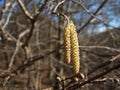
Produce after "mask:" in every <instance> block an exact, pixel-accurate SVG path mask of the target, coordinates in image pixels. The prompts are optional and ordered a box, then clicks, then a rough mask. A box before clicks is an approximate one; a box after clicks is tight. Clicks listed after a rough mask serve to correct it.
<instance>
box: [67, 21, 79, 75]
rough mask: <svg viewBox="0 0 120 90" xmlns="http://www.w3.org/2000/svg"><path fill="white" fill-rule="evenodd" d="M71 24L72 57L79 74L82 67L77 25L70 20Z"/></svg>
mask: <svg viewBox="0 0 120 90" xmlns="http://www.w3.org/2000/svg"><path fill="white" fill-rule="evenodd" d="M69 26H70V42H71V59H72V63H73V69H74V72H75V73H76V74H77V73H78V72H79V68H80V57H79V44H78V37H77V32H76V27H75V25H74V24H73V22H72V21H70V22H69Z"/></svg>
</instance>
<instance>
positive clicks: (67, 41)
mask: <svg viewBox="0 0 120 90" xmlns="http://www.w3.org/2000/svg"><path fill="white" fill-rule="evenodd" d="M70 29H71V27H70V25H69V24H68V25H67V26H66V27H65V30H64V37H63V38H64V55H65V60H66V62H67V63H70V58H71V55H70V54H71V53H70V52H71V45H70Z"/></svg>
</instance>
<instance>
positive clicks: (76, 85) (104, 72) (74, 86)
mask: <svg viewBox="0 0 120 90" xmlns="http://www.w3.org/2000/svg"><path fill="white" fill-rule="evenodd" d="M118 68H120V63H119V64H118V65H115V66H113V67H111V68H109V69H107V70H105V71H103V72H102V73H100V74H97V75H95V76H94V77H92V78H90V79H88V80H87V81H85V82H83V83H77V84H74V85H72V86H70V87H68V88H66V90H75V89H77V88H81V87H82V86H83V85H85V84H87V83H90V82H92V81H94V80H96V79H98V78H100V77H102V76H104V75H106V74H108V73H109V72H111V71H113V70H115V69H118Z"/></svg>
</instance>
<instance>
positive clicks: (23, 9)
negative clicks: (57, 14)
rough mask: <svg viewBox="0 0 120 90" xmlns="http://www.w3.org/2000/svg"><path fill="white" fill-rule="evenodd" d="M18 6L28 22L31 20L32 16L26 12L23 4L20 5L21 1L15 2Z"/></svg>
mask: <svg viewBox="0 0 120 90" xmlns="http://www.w3.org/2000/svg"><path fill="white" fill-rule="evenodd" d="M17 2H18V4H19V6H20V7H21V9H22V11H23V12H24V14H25V16H26V17H27V18H28V19H29V20H33V16H32V15H30V13H29V12H28V11H27V9H26V7H25V6H24V4H23V3H22V0H17Z"/></svg>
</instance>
